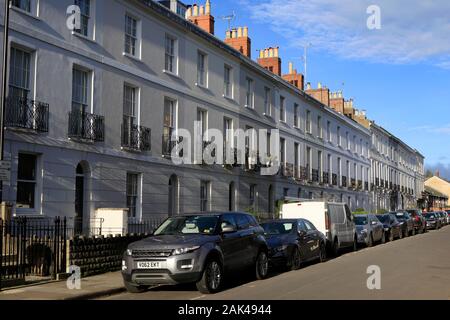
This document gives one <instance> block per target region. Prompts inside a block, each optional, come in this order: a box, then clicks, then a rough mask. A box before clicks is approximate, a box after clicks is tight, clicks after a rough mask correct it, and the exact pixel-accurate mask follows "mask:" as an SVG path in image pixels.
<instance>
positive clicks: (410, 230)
mask: <svg viewBox="0 0 450 320" xmlns="http://www.w3.org/2000/svg"><path fill="white" fill-rule="evenodd" d="M393 214H395V217H396V218H397V220H398V221H399V222H400V224H401V225H402V230H403V237H408V236H410V235H411V236H413V235H415V234H416V231H415V229H414V222H413V219H412V218H411V216H410V215H409V213H408V212H406V211H397V212H393Z"/></svg>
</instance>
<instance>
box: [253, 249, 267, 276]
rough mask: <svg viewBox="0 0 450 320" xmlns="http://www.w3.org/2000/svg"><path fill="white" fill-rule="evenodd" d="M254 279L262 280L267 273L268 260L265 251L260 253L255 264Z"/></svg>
mask: <svg viewBox="0 0 450 320" xmlns="http://www.w3.org/2000/svg"><path fill="white" fill-rule="evenodd" d="M255 269H256V270H255V271H256V279H258V280H264V279H265V278H267V274H268V273H269V258H268V257H267V253H266V252H265V251H260V252H259V253H258V257H257V258H256V263H255Z"/></svg>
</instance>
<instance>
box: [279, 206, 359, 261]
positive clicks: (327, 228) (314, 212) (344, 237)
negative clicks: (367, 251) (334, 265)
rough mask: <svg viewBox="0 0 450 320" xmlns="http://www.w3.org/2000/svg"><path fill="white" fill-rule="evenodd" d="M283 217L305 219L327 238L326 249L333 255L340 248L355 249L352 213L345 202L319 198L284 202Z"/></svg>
mask: <svg viewBox="0 0 450 320" xmlns="http://www.w3.org/2000/svg"><path fill="white" fill-rule="evenodd" d="M281 217H282V218H283V219H306V220H308V221H311V222H312V223H313V224H314V226H316V228H317V230H319V231H320V232H322V233H323V234H324V235H325V237H326V239H327V249H328V251H329V252H330V253H331V254H332V255H333V256H337V255H339V252H340V250H341V249H342V248H352V249H353V250H357V244H358V237H357V234H356V228H355V223H354V222H353V215H352V213H351V211H350V209H349V208H348V206H347V204H345V203H332V202H327V201H320V200H301V201H293V202H290V203H286V204H284V205H283V206H282V208H281Z"/></svg>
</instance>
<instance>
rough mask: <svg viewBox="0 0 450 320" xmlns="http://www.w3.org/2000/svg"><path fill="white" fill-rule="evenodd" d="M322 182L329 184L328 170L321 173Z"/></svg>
mask: <svg viewBox="0 0 450 320" xmlns="http://www.w3.org/2000/svg"><path fill="white" fill-rule="evenodd" d="M322 175H323V177H322V178H323V183H325V184H329V183H330V173H329V172H324V173H323V174H322Z"/></svg>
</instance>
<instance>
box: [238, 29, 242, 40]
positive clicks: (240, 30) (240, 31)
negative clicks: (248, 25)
mask: <svg viewBox="0 0 450 320" xmlns="http://www.w3.org/2000/svg"><path fill="white" fill-rule="evenodd" d="M237 36H238V38H242V27H239V28H238V34H237Z"/></svg>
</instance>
